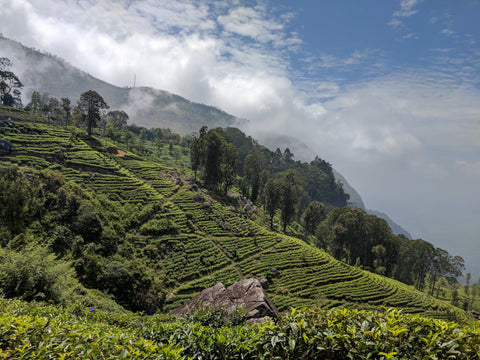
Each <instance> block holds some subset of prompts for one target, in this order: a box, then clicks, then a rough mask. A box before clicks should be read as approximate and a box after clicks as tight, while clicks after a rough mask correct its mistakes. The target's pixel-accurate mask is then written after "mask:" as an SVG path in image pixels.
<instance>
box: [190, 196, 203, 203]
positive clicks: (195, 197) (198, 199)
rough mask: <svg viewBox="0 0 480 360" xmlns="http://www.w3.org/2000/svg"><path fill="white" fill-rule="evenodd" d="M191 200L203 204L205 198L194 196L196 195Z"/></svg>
mask: <svg viewBox="0 0 480 360" xmlns="http://www.w3.org/2000/svg"><path fill="white" fill-rule="evenodd" d="M192 200H193V201H195V202H199V203H203V202H205V198H204V197H203V195H201V194H196V195H195V196H194V197H193V198H192Z"/></svg>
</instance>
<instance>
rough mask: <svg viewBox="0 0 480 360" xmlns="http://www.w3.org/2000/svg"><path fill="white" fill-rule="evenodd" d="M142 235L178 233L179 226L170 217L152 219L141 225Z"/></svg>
mask: <svg viewBox="0 0 480 360" xmlns="http://www.w3.org/2000/svg"><path fill="white" fill-rule="evenodd" d="M140 233H141V234H142V235H173V234H178V227H177V225H176V224H175V223H174V222H173V221H170V220H169V219H159V220H158V219H152V220H150V221H148V222H147V223H145V224H143V225H142V226H141V227H140Z"/></svg>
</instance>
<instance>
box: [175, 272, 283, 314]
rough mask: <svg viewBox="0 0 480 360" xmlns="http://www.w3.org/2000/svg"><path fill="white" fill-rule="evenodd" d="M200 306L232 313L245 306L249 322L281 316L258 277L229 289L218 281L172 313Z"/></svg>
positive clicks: (188, 310)
mask: <svg viewBox="0 0 480 360" xmlns="http://www.w3.org/2000/svg"><path fill="white" fill-rule="evenodd" d="M199 306H202V307H209V306H214V307H216V306H219V307H223V308H224V309H225V310H227V313H232V312H233V310H234V309H235V308H242V307H244V308H245V309H246V312H247V314H246V317H247V323H256V322H258V321H262V320H264V319H265V318H277V317H278V316H279V314H278V311H277V308H276V307H275V304H274V303H273V302H272V300H270V298H269V297H268V295H267V294H266V293H265V291H264V290H263V287H262V284H261V282H260V280H259V279H256V278H250V279H246V280H241V281H237V282H236V283H234V284H233V285H232V286H230V287H229V288H227V289H225V286H224V285H223V284H222V283H218V284H216V285H215V286H213V287H210V288H208V289H205V290H203V291H202V292H201V293H200V294H198V295H197V296H195V297H194V298H193V299H192V300H190V301H189V302H187V303H186V304H184V305H182V306H181V307H179V308H177V309H175V310H172V311H171V312H170V314H172V315H175V316H181V315H182V314H184V313H188V312H192V311H193V310H194V309H196V308H197V307H199ZM252 319H254V320H252Z"/></svg>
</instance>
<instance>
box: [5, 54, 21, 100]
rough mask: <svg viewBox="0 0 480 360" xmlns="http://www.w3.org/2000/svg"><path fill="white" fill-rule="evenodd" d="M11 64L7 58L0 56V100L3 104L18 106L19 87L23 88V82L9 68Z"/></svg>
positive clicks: (19, 98)
mask: <svg viewBox="0 0 480 360" xmlns="http://www.w3.org/2000/svg"><path fill="white" fill-rule="evenodd" d="M12 65H13V64H12V62H11V61H10V59H9V58H6V57H2V58H0V100H1V101H2V104H3V105H7V106H15V105H17V106H20V105H21V97H20V96H21V93H20V89H22V88H23V84H22V82H21V81H20V79H19V78H18V76H17V75H15V74H14V73H13V72H12V71H10V70H9V68H10V67H11V66H12Z"/></svg>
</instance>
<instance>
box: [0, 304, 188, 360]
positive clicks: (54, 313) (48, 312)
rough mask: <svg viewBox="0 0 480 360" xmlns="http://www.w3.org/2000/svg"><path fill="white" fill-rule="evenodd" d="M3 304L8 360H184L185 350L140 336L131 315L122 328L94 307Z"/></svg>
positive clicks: (0, 335) (0, 349)
mask: <svg viewBox="0 0 480 360" xmlns="http://www.w3.org/2000/svg"><path fill="white" fill-rule="evenodd" d="M0 302H1V306H0V339H1V346H0V357H1V358H4V359H168V360H181V359H185V356H183V355H182V352H183V349H182V348H181V347H179V346H177V345H175V344H171V343H167V342H165V343H156V342H154V341H152V340H147V339H145V338H144V337H142V336H141V334H140V331H139V330H138V328H139V326H141V324H140V321H141V319H139V318H136V317H133V316H132V317H131V318H129V319H128V320H127V319H125V320H127V321H128V323H124V322H123V321H124V318H123V317H119V316H112V315H110V316H108V315H107V313H105V314H99V315H97V314H95V310H94V309H93V308H92V312H89V310H88V308H84V309H81V308H79V307H76V308H67V309H60V308H55V307H53V306H41V305H36V304H32V305H28V304H25V303H21V302H18V301H9V300H4V299H0ZM75 314H76V315H75ZM133 321H136V322H135V323H134V324H136V325H133V323H132V322H133ZM115 322H117V323H119V324H121V325H116V324H114V323H115ZM122 325H123V326H122Z"/></svg>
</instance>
